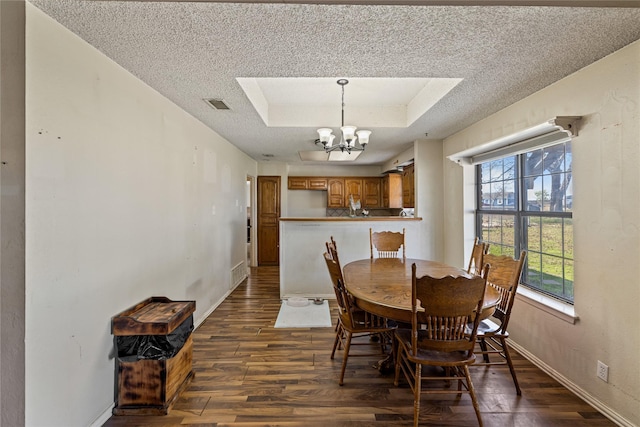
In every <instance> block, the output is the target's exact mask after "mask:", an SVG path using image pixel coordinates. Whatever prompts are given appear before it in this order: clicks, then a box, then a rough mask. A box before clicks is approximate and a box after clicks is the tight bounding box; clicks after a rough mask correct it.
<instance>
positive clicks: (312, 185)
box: [287, 176, 327, 190]
mask: <svg viewBox="0 0 640 427" xmlns="http://www.w3.org/2000/svg"><path fill="white" fill-rule="evenodd" d="M287 188H288V189H289V190H326V189H327V178H325V177H321V176H290V177H289V184H288V187H287Z"/></svg>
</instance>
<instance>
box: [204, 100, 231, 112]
mask: <svg viewBox="0 0 640 427" xmlns="http://www.w3.org/2000/svg"><path fill="white" fill-rule="evenodd" d="M204 101H205V102H206V103H207V104H209V106H210V107H211V108H213V109H214V110H230V108H229V106H228V105H227V104H226V103H225V102H224V101H223V100H222V99H218V98H209V99H205V100H204Z"/></svg>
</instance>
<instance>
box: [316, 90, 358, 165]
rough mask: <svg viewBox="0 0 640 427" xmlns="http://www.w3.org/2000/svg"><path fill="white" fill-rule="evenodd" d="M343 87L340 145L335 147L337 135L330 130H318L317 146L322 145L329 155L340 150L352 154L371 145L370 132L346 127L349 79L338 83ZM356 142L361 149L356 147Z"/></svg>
mask: <svg viewBox="0 0 640 427" xmlns="http://www.w3.org/2000/svg"><path fill="white" fill-rule="evenodd" d="M337 83H338V84H339V85H340V86H341V87H342V126H341V127H340V131H341V132H342V134H341V137H340V143H339V144H337V145H333V140H334V139H335V137H336V136H335V135H334V134H333V130H332V129H330V128H321V129H318V135H319V136H320V138H318V139H316V144H322V146H323V148H324V151H325V152H327V153H329V152H331V151H335V150H340V151H342V152H344V151H346V152H347V153H349V154H351V152H352V151H364V149H365V147H366V146H367V144H368V143H369V135H371V131H370V130H359V131H357V132H356V129H357V127H355V126H345V125H344V87H345V86H346V85H347V84H348V83H349V80H347V79H340V80H338V82H337ZM356 142H358V144H359V145H360V147H357V146H356Z"/></svg>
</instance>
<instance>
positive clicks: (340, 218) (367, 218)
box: [280, 215, 422, 222]
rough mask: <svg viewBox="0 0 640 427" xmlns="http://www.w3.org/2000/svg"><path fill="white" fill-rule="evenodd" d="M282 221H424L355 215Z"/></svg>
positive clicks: (418, 218) (411, 218)
mask: <svg viewBox="0 0 640 427" xmlns="http://www.w3.org/2000/svg"><path fill="white" fill-rule="evenodd" d="M280 221H326V222H339V221H422V218H420V217H412V216H362V215H358V216H355V217H350V216H326V217H315V218H314V217H290V218H280Z"/></svg>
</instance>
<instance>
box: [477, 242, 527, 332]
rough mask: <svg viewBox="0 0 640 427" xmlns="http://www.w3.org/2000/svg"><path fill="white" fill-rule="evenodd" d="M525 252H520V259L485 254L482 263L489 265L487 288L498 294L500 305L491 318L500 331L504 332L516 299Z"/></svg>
mask: <svg viewBox="0 0 640 427" xmlns="http://www.w3.org/2000/svg"><path fill="white" fill-rule="evenodd" d="M526 257H527V252H526V251H522V252H520V258H518V259H514V258H512V257H510V256H509V255H493V254H490V253H488V254H485V256H484V258H483V262H484V263H486V264H489V265H490V266H491V269H490V270H489V276H488V277H487V286H491V287H493V288H495V289H496V290H498V292H500V303H499V304H498V306H497V307H496V310H495V311H494V312H493V317H495V318H496V319H498V320H500V322H501V323H500V325H501V326H500V329H501V330H502V332H506V330H507V324H508V323H509V318H510V317H511V308H512V307H513V302H514V301H515V297H516V290H517V289H518V284H519V283H520V275H521V274H522V267H523V266H524V260H525V259H526Z"/></svg>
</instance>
